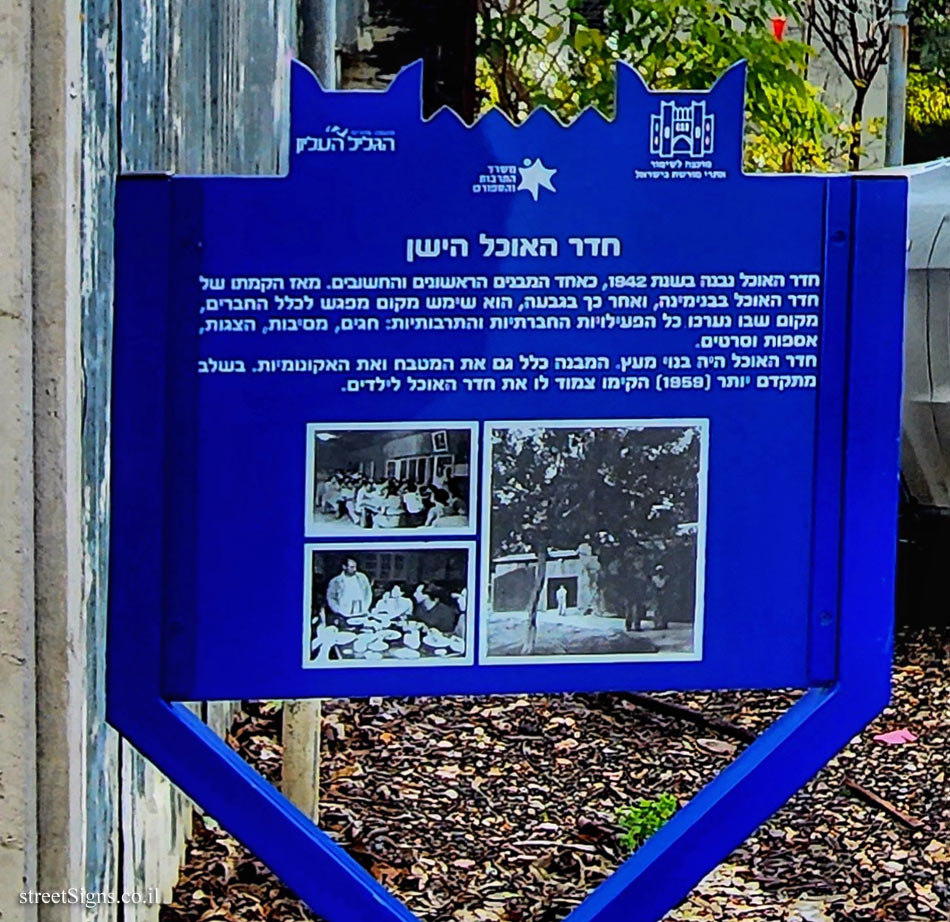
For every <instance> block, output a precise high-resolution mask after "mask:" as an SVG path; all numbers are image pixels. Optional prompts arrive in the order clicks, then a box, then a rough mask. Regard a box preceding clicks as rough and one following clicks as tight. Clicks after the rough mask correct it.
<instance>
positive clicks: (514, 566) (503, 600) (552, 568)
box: [480, 420, 708, 664]
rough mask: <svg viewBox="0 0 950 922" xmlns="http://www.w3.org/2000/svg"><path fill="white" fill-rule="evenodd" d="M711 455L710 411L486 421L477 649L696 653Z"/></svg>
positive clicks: (509, 653) (503, 653)
mask: <svg viewBox="0 0 950 922" xmlns="http://www.w3.org/2000/svg"><path fill="white" fill-rule="evenodd" d="M707 456H708V421H707V420H600V421H591V420H587V421H547V422H530V423H528V422H493V423H486V424H485V458H484V482H485V487H484V489H485V492H486V501H485V513H484V521H483V534H484V536H485V538H484V542H485V543H484V545H483V551H482V618H481V630H480V644H481V647H480V651H481V652H480V656H481V659H482V660H483V661H486V662H491V663H496V664H500V663H538V662H544V661H547V662H560V663H566V662H618V661H619V662H622V661H628V660H640V659H650V660H690V659H700V658H701V655H702V610H703V606H702V599H703V563H704V543H705V508H706V468H707Z"/></svg>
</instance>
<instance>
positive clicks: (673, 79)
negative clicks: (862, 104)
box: [476, 0, 852, 172]
mask: <svg viewBox="0 0 950 922" xmlns="http://www.w3.org/2000/svg"><path fill="white" fill-rule="evenodd" d="M546 9H547V10H548V12H546V13H545V14H544V15H542V12H541V6H540V4H539V2H538V0H479V5H478V45H477V77H476V84H477V92H478V94H479V98H480V103H481V108H482V110H483V111H484V110H487V109H488V108H491V107H492V106H496V107H498V108H500V109H501V110H502V111H503V112H505V114H506V115H507V116H508V117H509V118H510V119H511V120H512V121H514V122H519V121H521V120H522V119H524V118H525V117H526V116H527V115H528V114H529V113H530V111H531V110H532V109H533V108H534V107H536V106H544V107H546V108H547V109H549V110H550V111H551V112H552V113H554V114H555V115H556V116H558V117H559V118H561V119H562V120H568V119H571V118H573V117H574V116H576V115H577V114H578V113H579V112H581V111H582V110H583V109H585V108H587V107H588V106H592V107H594V108H596V109H598V110H599V111H600V112H602V113H603V114H604V115H606V116H610V115H612V114H613V109H614V101H615V99H614V97H615V71H616V62H617V61H618V60H623V61H626V62H628V63H629V64H631V65H633V66H634V67H635V68H637V70H638V71H639V72H640V73H641V74H642V76H643V78H644V80H645V81H646V82H647V83H648V84H649V85H650V86H651V87H653V88H654V89H706V88H708V87H709V86H710V85H711V84H712V83H713V82H714V80H715V79H716V78H717V77H718V76H720V75H721V74H722V72H723V71H725V70H726V69H727V68H728V67H729V66H730V65H731V64H733V63H735V62H736V61H738V60H740V59H745V60H746V61H747V62H748V80H747V90H746V107H747V126H748V130H747V149H746V158H745V159H746V168H747V169H750V170H770V171H782V172H801V171H806V170H828V169H836V168H837V169H840V168H841V167H842V166H843V165H844V163H845V161H846V159H847V158H846V156H845V155H846V153H847V150H848V146H849V143H850V142H851V140H852V131H851V125H850V124H848V125H846V126H845V129H841V127H840V126H841V121H842V120H841V118H840V117H839V116H838V115H837V114H836V113H834V112H832V111H831V110H830V109H829V108H828V107H827V106H826V105H825V104H824V102H823V101H822V98H821V92H820V90H819V89H818V88H817V87H815V86H812V85H811V84H809V83H808V82H807V81H806V80H805V79H804V78H803V77H802V74H803V73H804V71H805V69H806V67H807V62H808V57H809V55H810V53H811V49H810V48H809V47H808V46H807V45H805V44H803V43H802V42H798V41H794V40H790V39H789V40H785V41H783V42H778V41H776V40H775V38H774V36H773V35H772V32H771V21H770V17H771V16H772V15H773V14H774V13H783V14H788V15H789V16H792V15H793V14H794V10H793V8H792V6H791V5H790V4H788V3H785V2H784V0H779V2H778V3H772V4H768V5H767V4H766V3H764V2H762V0H717V2H711V0H607V3H606V5H605V9H604V12H603V22H602V24H601V26H602V27H601V28H590V27H589V26H588V24H587V22H586V20H585V19H584V17H583V16H582V15H581V13H580V12H579V2H578V0H562V3H561V4H560V5H559V6H558V5H554V6H553V8H552V7H548V8H546Z"/></svg>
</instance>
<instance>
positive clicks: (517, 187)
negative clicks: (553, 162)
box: [472, 157, 557, 201]
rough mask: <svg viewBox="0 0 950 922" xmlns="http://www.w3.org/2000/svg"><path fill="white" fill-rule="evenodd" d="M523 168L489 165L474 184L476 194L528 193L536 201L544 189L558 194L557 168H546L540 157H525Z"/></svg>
mask: <svg viewBox="0 0 950 922" xmlns="http://www.w3.org/2000/svg"><path fill="white" fill-rule="evenodd" d="M521 162H522V164H523V165H522V166H518V165H517V164H514V163H489V164H488V165H487V166H486V167H485V169H484V171H483V172H482V173H481V174H480V175H479V177H478V182H476V183H473V184H472V192H474V193H475V194H477V195H478V194H483V193H495V194H498V193H501V194H509V195H511V194H514V193H515V192H527V193H528V194H529V195H530V196H531V198H533V199H534V200H535V201H537V200H538V196H539V195H540V194H541V190H542V189H547V190H548V191H549V192H557V189H556V188H555V186H554V182H553V181H552V180H553V178H554V174H555V173H556V172H557V167H548V166H545V165H544V163H543V162H542V160H541V158H540V157H535V158H534V160H532V159H531V158H530V157H525V158H524V160H522V161H521Z"/></svg>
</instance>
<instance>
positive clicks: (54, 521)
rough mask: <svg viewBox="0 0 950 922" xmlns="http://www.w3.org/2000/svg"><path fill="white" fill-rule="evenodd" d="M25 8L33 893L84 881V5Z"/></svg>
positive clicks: (42, 2) (62, 2)
mask: <svg viewBox="0 0 950 922" xmlns="http://www.w3.org/2000/svg"><path fill="white" fill-rule="evenodd" d="M32 12H33V21H32V67H31V70H30V78H29V82H30V84H31V87H32V97H31V125H32V132H33V143H32V154H33V162H32V190H33V191H32V196H33V198H32V206H33V209H32V210H33V222H32V238H33V376H34V386H33V420H34V429H33V445H34V502H35V506H34V523H35V583H36V670H37V679H38V681H37V684H36V708H37V715H38V719H37V728H36V729H37V790H38V797H39V807H40V809H39V814H38V842H39V850H38V856H39V857H38V882H39V888H40V889H42V890H62V889H63V888H64V887H82V886H84V884H85V881H86V878H85V864H84V853H85V829H86V815H87V811H86V802H85V780H86V772H85V754H86V739H87V732H88V729H87V719H86V655H87V646H86V631H85V621H84V617H83V588H82V567H83V556H82V531H81V529H82V486H81V470H82V467H81V465H82V457H81V421H82V390H83V388H82V364H81V355H80V333H81V317H82V307H81V301H80V258H79V253H80V208H81V203H80V168H81V143H82V34H81V28H82V13H83V9H82V5H81V3H80V0H34V2H33V10H32ZM24 79H27V78H26V75H24ZM83 913H84V909H83V907H82V906H80V905H62V904H58V905H56V904H45V905H41V907H40V919H41V920H66V919H76V920H79V919H81V918H82V916H83Z"/></svg>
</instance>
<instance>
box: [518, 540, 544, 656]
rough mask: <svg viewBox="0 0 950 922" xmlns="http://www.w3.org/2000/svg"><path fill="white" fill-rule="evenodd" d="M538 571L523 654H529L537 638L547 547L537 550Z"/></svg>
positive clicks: (522, 648) (522, 647)
mask: <svg viewBox="0 0 950 922" xmlns="http://www.w3.org/2000/svg"><path fill="white" fill-rule="evenodd" d="M537 555H538V572H537V573H536V574H535V578H534V592H533V593H532V598H531V610H530V611H529V612H528V629H527V631H526V632H525V637H524V643H523V644H522V645H521V653H522V655H523V656H531V655H532V654H533V653H534V647H535V644H536V642H537V639H538V608H539V606H540V604H541V593H542V592H543V591H544V582H545V578H546V576H547V569H548V549H547V547H545V548H544V549H543V550H540V551H538V552H537Z"/></svg>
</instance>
